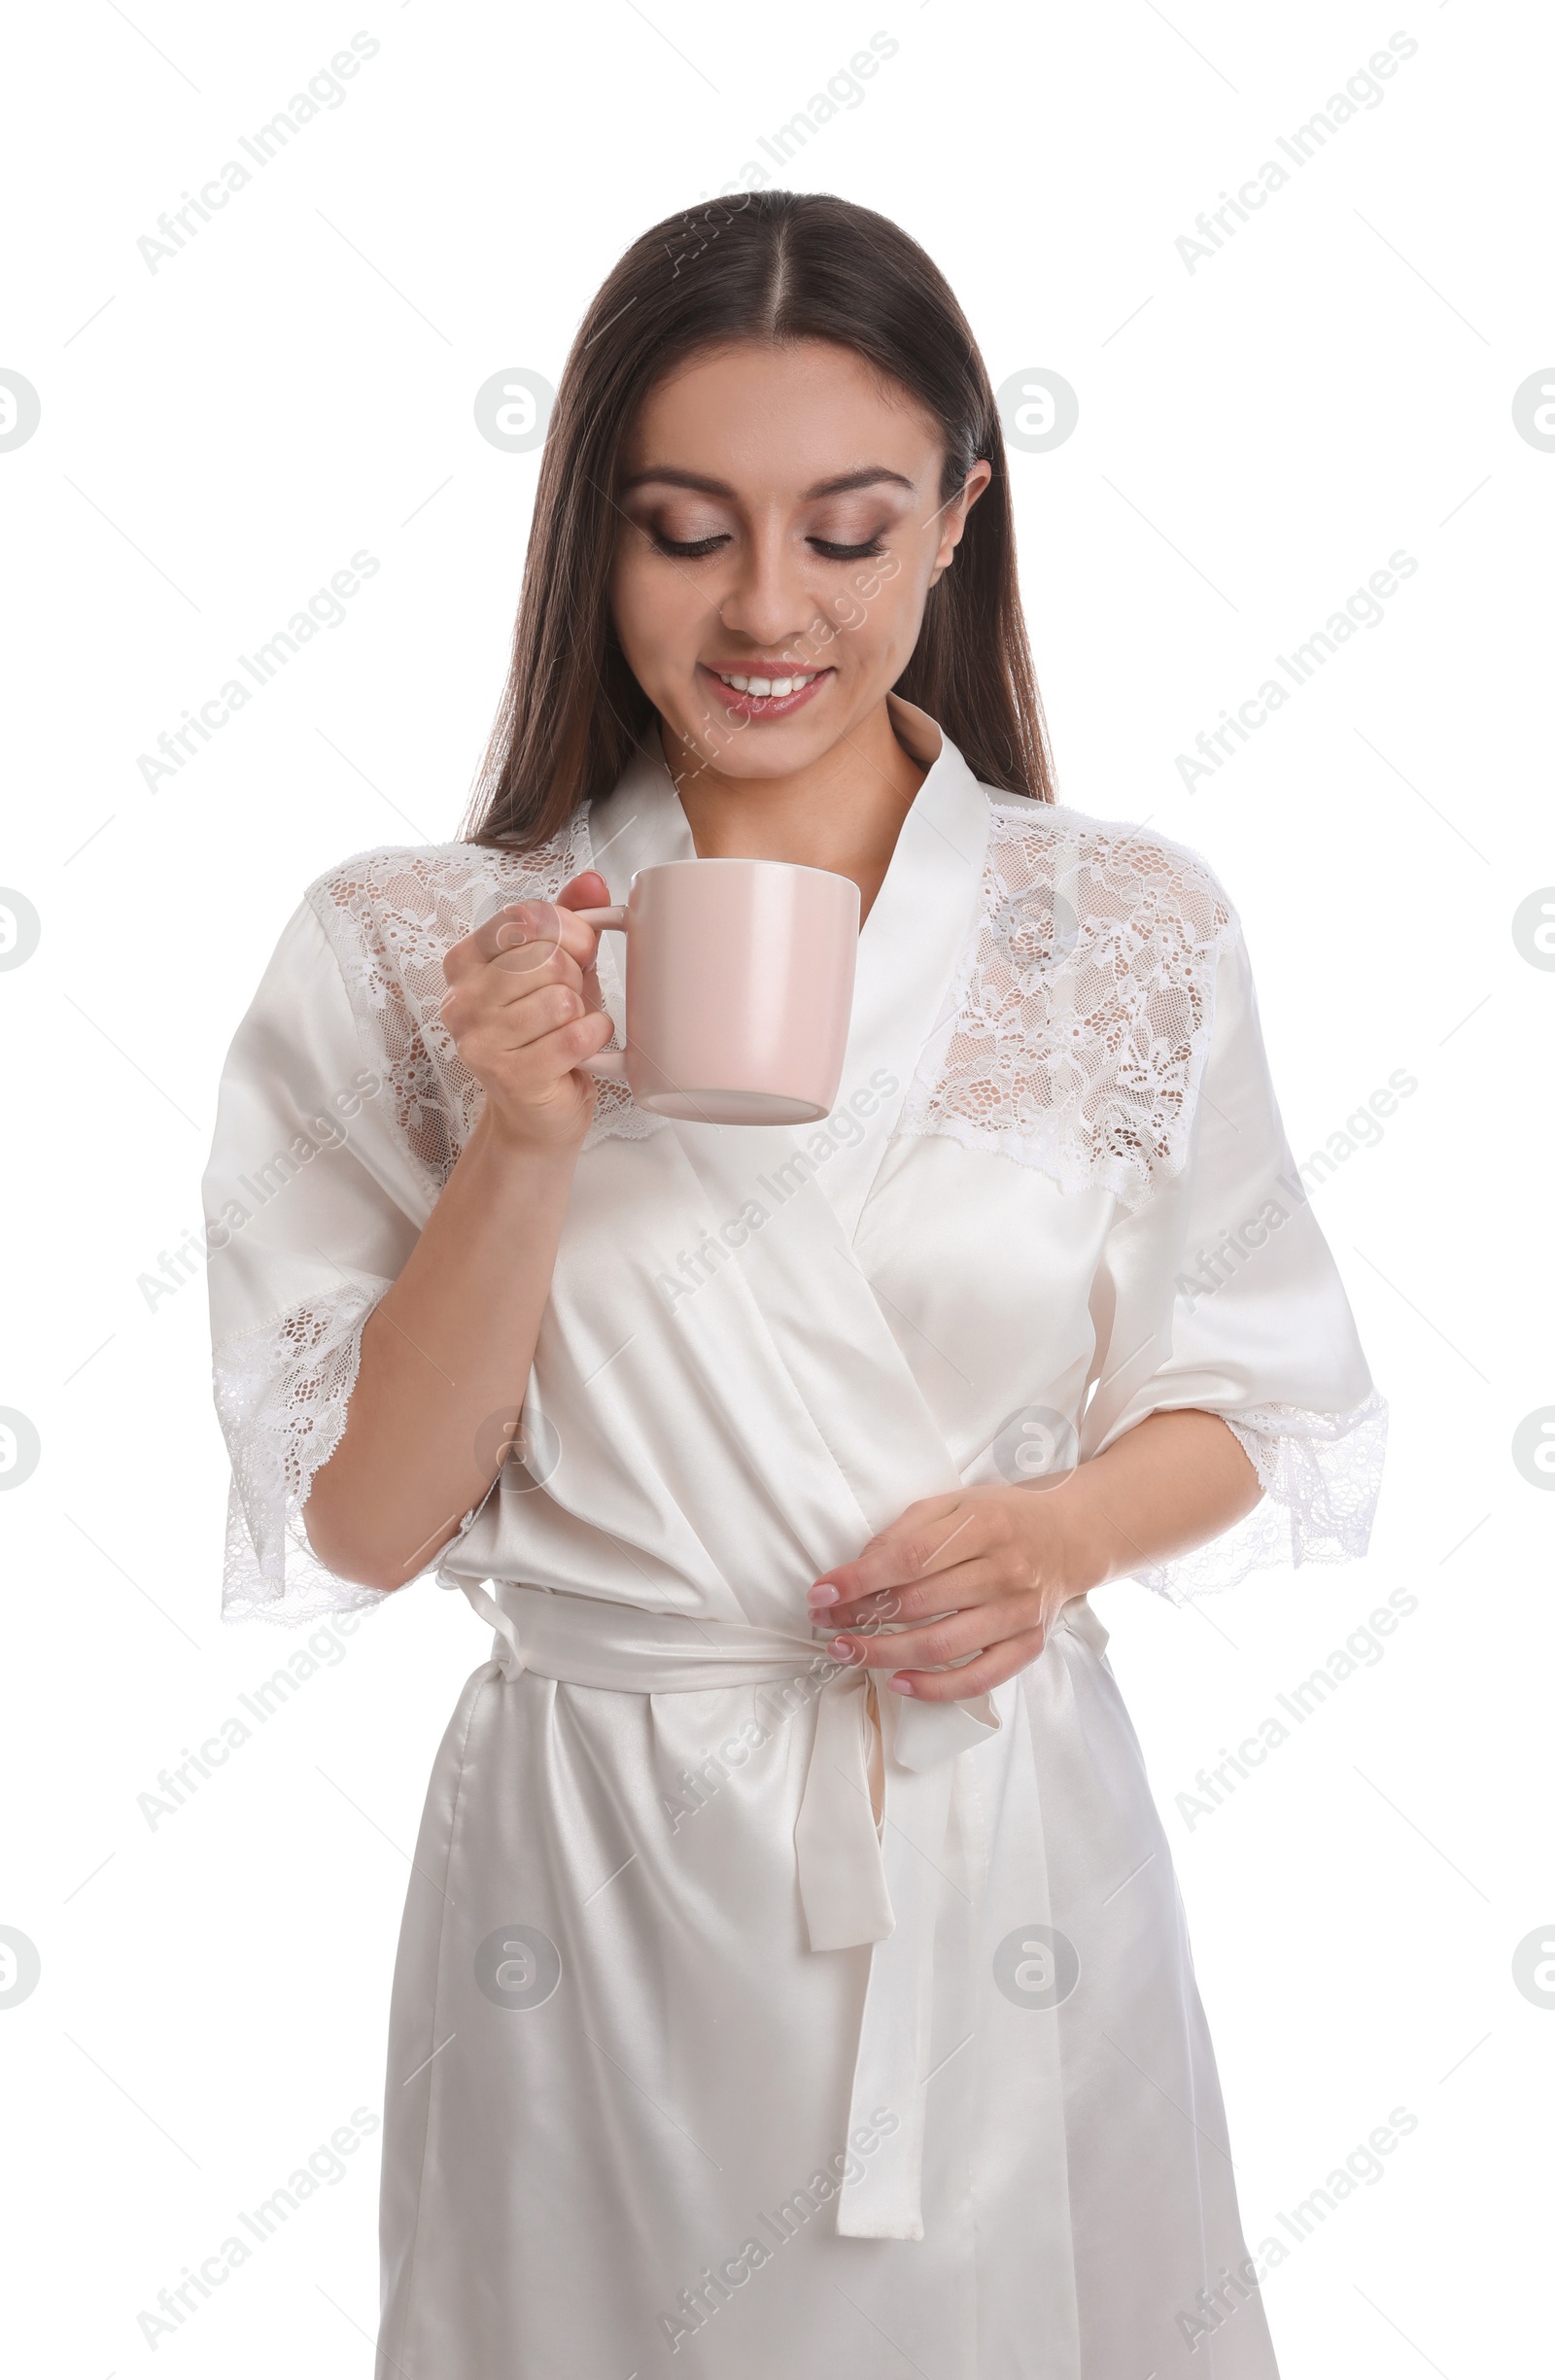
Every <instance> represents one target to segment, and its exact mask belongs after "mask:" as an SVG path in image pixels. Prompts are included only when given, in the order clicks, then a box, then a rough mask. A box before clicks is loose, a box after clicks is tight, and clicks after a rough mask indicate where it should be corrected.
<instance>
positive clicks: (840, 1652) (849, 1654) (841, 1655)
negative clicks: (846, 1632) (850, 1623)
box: [831, 1637, 853, 1661]
mask: <svg viewBox="0 0 1555 2380" xmlns="http://www.w3.org/2000/svg"><path fill="white" fill-rule="evenodd" d="M831 1649H832V1651H833V1652H834V1653H835V1654H836V1655H837V1658H838V1660H839V1661H851V1660H852V1658H853V1648H852V1646H851V1645H850V1644H849V1643H848V1641H847V1638H846V1637H833V1638H832V1646H831Z"/></svg>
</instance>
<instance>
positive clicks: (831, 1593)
mask: <svg viewBox="0 0 1555 2380" xmlns="http://www.w3.org/2000/svg"><path fill="white" fill-rule="evenodd" d="M836 1601H837V1589H836V1588H835V1587H812V1588H811V1590H810V1607H811V1609H812V1611H821V1610H824V1608H825V1606H826V1605H827V1604H835V1603H836Z"/></svg>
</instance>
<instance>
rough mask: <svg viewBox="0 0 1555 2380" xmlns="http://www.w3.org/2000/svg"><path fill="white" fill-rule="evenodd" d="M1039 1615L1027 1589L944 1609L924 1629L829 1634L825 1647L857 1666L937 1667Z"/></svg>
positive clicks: (1013, 1633)
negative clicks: (1005, 1597)
mask: <svg viewBox="0 0 1555 2380" xmlns="http://www.w3.org/2000/svg"><path fill="white" fill-rule="evenodd" d="M1042 1616H1043V1607H1042V1598H1041V1596H1040V1595H1039V1594H1037V1593H1035V1592H1033V1593H1031V1594H1029V1595H1016V1596H1011V1597H1010V1598H1009V1599H1008V1600H1006V1601H1002V1602H999V1603H992V1604H975V1605H973V1606H972V1607H971V1608H970V1609H969V1610H965V1611H951V1612H948V1613H947V1614H946V1615H945V1617H944V1618H943V1619H937V1620H932V1621H931V1622H930V1623H929V1625H928V1626H927V1627H926V1628H902V1629H892V1630H891V1631H890V1632H889V1633H888V1634H886V1635H883V1636H871V1635H869V1634H868V1633H867V1632H866V1633H864V1634H862V1635H861V1634H859V1633H858V1632H857V1631H856V1630H855V1631H852V1632H850V1633H849V1634H847V1635H846V1636H837V1637H833V1638H831V1640H830V1642H829V1644H828V1646H827V1650H828V1652H830V1653H831V1654H832V1655H833V1657H834V1659H836V1660H838V1661H847V1662H848V1663H850V1664H853V1665H856V1666H857V1667H858V1668H860V1669H868V1670H912V1669H933V1670H937V1669H940V1668H942V1667H943V1666H944V1665H945V1664H946V1663H947V1662H951V1661H964V1660H965V1659H966V1657H967V1655H968V1653H981V1652H984V1651H985V1650H986V1649H987V1648H988V1646H990V1645H994V1644H1002V1643H1004V1642H1005V1640H1006V1638H1010V1637H1019V1636H1022V1635H1024V1634H1025V1633H1026V1631H1027V1630H1029V1629H1032V1628H1040V1627H1041V1625H1042Z"/></svg>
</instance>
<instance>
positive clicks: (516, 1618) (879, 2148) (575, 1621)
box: [446, 1575, 1106, 2239]
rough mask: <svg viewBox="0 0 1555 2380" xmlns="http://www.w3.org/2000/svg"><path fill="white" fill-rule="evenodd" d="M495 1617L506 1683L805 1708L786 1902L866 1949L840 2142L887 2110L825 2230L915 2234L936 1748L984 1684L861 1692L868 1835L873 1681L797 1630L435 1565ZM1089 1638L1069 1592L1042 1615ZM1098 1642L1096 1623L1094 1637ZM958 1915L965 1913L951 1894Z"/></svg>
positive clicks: (981, 1737) (941, 1819)
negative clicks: (791, 1892)
mask: <svg viewBox="0 0 1555 2380" xmlns="http://www.w3.org/2000/svg"><path fill="white" fill-rule="evenodd" d="M446 1583H448V1584H449V1585H457V1586H459V1587H461V1588H462V1589H463V1590H464V1593H465V1594H466V1595H467V1597H468V1599H469V1601H470V1604H472V1605H473V1607H474V1609H475V1610H476V1611H477V1612H478V1613H479V1614H480V1616H481V1617H482V1618H483V1619H485V1620H488V1621H489V1622H490V1623H491V1625H492V1627H493V1628H495V1629H496V1631H497V1635H498V1638H499V1639H500V1644H501V1649H498V1648H496V1647H494V1655H495V1658H496V1659H497V1661H498V1663H499V1665H500V1667H501V1670H502V1673H503V1674H504V1675H505V1676H507V1677H517V1676H519V1675H520V1674H521V1673H522V1672H524V1671H525V1670H533V1671H534V1672H535V1673H536V1674H537V1675H538V1676H541V1677H551V1678H555V1679H557V1680H559V1681H560V1682H562V1683H565V1684H567V1685H573V1686H604V1687H607V1688H613V1689H614V1690H616V1691H617V1692H621V1693H629V1694H677V1693H679V1694H692V1693H705V1692H706V1691H707V1690H708V1688H709V1687H713V1686H773V1687H781V1688H784V1689H786V1691H785V1692H784V1693H783V1694H782V1695H781V1696H780V1698H779V1700H780V1703H781V1706H782V1714H783V1715H784V1716H791V1715H793V1713H794V1712H795V1711H798V1710H800V1709H802V1708H804V1707H807V1706H808V1705H809V1704H810V1703H811V1702H813V1703H814V1704H815V1738H814V1743H813V1746H812V1751H811V1756H810V1765H809V1768H808V1770H807V1772H806V1776H805V1784H804V1790H803V1793H802V1796H801V1799H800V1806H799V1816H798V1820H797V1822H796V1824H795V1827H794V1854H795V1863H796V1867H797V1872H798V1880H799V1891H800V1898H801V1901H802V1903H803V1906H804V1911H805V1922H806V1926H807V1928H808V1930H809V1934H810V1947H811V1949H812V1950H841V1949H851V1948H853V1947H854V1946H856V1945H861V1944H872V1945H873V1946H874V1948H873V1950H872V1953H871V1959H870V1971H869V1985H868V1989H867V1991H866V1993H865V1998H864V2011H863V2017H862V2020H861V2023H860V2027H859V2040H858V2050H857V2053H856V2056H855V2059H854V2065H853V2080H852V2088H851V2100H850V2106H849V2110H848V2118H847V2131H848V2137H849V2139H851V2137H852V2135H853V2132H854V2130H855V2129H856V2128H857V2127H860V2126H867V2127H868V2128H870V2129H871V2130H872V2131H873V2130H875V2129H876V2126H875V2125H874V2123H873V2121H872V2118H873V2117H874V2115H875V2114H877V2113H880V2112H881V2111H884V2110H890V2111H893V2112H894V2113H895V2114H896V2115H897V2117H898V2118H899V2121H898V2124H897V2126H896V2128H895V2129H894V2130H893V2131H890V2132H888V2133H886V2134H884V2135H883V2136H882V2137H881V2138H879V2139H878V2141H877V2144H876V2146H875V2148H874V2149H873V2151H872V2152H871V2154H870V2156H868V2157H867V2158H865V2157H860V2158H859V2159H858V2160H857V2162H858V2164H859V2166H860V2168H861V2170H860V2173H859V2177H858V2179H857V2180H856V2181H847V2182H845V2183H844V2185H843V2189H842V2192H841V2195H840V2197H839V2200H838V2211H837V2228H838V2230H839V2231H840V2232H841V2233H843V2234H844V2235H845V2236H847V2237H851V2238H855V2239H921V2238H922V2237H923V2214H922V2167H923V2117H924V2103H925V2085H926V2083H927V2081H928V2079H929V2044H930V2033H931V2022H932V2017H933V1985H934V1928H935V1920H936V1915H937V1911H938V1905H939V1898H940V1894H939V1886H940V1884H941V1882H942V1880H946V1881H947V1883H948V1888H949V1889H950V1890H953V1891H956V1892H958V1893H959V1892H960V1887H959V1886H958V1885H956V1884H955V1883H954V1880H953V1877H952V1878H947V1867H948V1855H947V1836H948V1833H949V1828H950V1795H951V1782H952V1774H953V1761H954V1756H955V1755H956V1754H957V1753H958V1752H964V1751H968V1750H970V1749H972V1748H973V1747H974V1746H975V1745H977V1744H980V1743H985V1742H987V1741H988V1739H989V1738H990V1737H991V1736H994V1735H996V1734H997V1733H998V1730H999V1727H1000V1720H999V1717H998V1714H997V1712H996V1711H995V1710H994V1708H993V1706H992V1701H991V1698H990V1697H989V1696H988V1695H986V1694H983V1695H978V1696H975V1697H970V1698H969V1699H968V1700H967V1701H965V1702H960V1703H919V1702H914V1701H912V1700H909V1699H907V1698H905V1697H903V1696H901V1695H899V1694H893V1693H891V1692H890V1691H889V1689H883V1690H882V1691H881V1693H880V1694H879V1697H878V1702H879V1707H880V1711H881V1754H882V1766H883V1770H884V1780H885V1793H884V1802H883V1811H882V1817H881V1825H880V1827H879V1829H877V1827H876V1823H875V1812H874V1803H873V1798H872V1795H871V1791H870V1778H869V1765H868V1764H869V1755H870V1749H871V1739H872V1735H873V1730H872V1729H871V1727H870V1724H869V1719H868V1713H867V1710H866V1706H865V1688H866V1685H867V1682H868V1679H869V1678H870V1677H871V1676H872V1675H873V1676H875V1677H877V1678H882V1677H883V1674H884V1673H883V1672H879V1671H866V1670H862V1669H859V1668H858V1667H856V1666H851V1665H847V1664H845V1663H842V1662H839V1661H836V1660H834V1659H833V1658H832V1656H831V1655H830V1654H829V1653H828V1652H827V1651H826V1650H825V1647H824V1644H823V1643H822V1642H821V1641H820V1640H819V1639H818V1638H815V1637H814V1636H805V1635H803V1634H801V1633H800V1632H799V1631H798V1630H797V1629H796V1630H794V1631H791V1632H790V1631H789V1630H786V1629H777V1628H752V1627H748V1626H746V1625H745V1624H743V1622H738V1621H729V1620H704V1619H692V1618H688V1617H687V1616H686V1615H685V1614H683V1613H680V1612H659V1611H645V1610H643V1609H641V1608H640V1607H639V1605H637V1604H619V1603H611V1602H607V1601H606V1600H605V1599H604V1598H602V1597H597V1596H587V1595H566V1594H561V1593H557V1592H555V1591H553V1590H550V1589H547V1588H542V1587H530V1586H520V1585H517V1584H515V1583H514V1582H512V1581H508V1580H503V1581H501V1593H502V1595H503V1598H504V1599H505V1600H504V1602H503V1603H501V1604H499V1603H498V1602H497V1601H496V1600H495V1599H494V1598H493V1597H492V1596H491V1595H489V1594H488V1593H487V1592H486V1589H485V1587H483V1586H481V1585H480V1584H478V1583H477V1582H476V1581H474V1580H472V1579H467V1578H455V1577H453V1576H452V1575H449V1576H448V1578H447V1581H446ZM1087 1622H1089V1623H1090V1626H1091V1629H1092V1630H1093V1631H1096V1632H1098V1633H1099V1632H1100V1622H1099V1621H1097V1620H1095V1618H1094V1615H1093V1614H1092V1612H1091V1610H1090V1607H1089V1604H1087V1603H1086V1602H1085V1601H1084V1599H1083V1598H1082V1599H1081V1600H1080V1601H1079V1602H1077V1603H1074V1604H1070V1605H1069V1607H1068V1610H1067V1611H1066V1612H1065V1613H1064V1615H1063V1620H1062V1622H1061V1623H1060V1624H1067V1625H1070V1626H1078V1627H1079V1628H1080V1630H1081V1631H1082V1633H1084V1631H1085V1627H1086V1623H1087ZM1102 1641H1103V1642H1105V1641H1106V1638H1105V1634H1104V1633H1102ZM961 1897H962V1898H963V1899H965V1901H966V1913H965V1914H966V1917H967V1921H968V1923H970V1922H971V1921H972V1916H973V1911H972V1904H971V1899H970V1896H969V1895H966V1894H961Z"/></svg>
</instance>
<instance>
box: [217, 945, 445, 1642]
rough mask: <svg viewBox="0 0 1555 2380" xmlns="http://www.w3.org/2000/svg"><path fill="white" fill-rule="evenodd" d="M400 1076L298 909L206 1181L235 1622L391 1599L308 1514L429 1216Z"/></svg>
mask: <svg viewBox="0 0 1555 2380" xmlns="http://www.w3.org/2000/svg"><path fill="white" fill-rule="evenodd" d="M388 1073H389V1069H388V1064H387V1059H386V1056H385V1054H384V1052H383V1049H382V1045H381V1040H380V1039H379V1038H378V1037H377V1036H376V1035H375V1034H374V1032H373V1031H372V1029H371V1026H370V1020H368V1019H365V1018H359V1015H358V1012H357V1010H356V1009H355V1008H354V1006H353V1003H352V1000H351V998H350V996H349V994H348V992H347V989H346V985H345V982H344V980H343V978H342V975H341V971H340V965H339V962H338V960H337V958H336V955H335V951H334V949H333V948H332V946H331V944H330V942H329V940H328V936H327V935H326V932H325V930H324V927H323V924H322V923H321V920H320V918H319V916H318V914H316V912H315V910H314V909H313V907H312V905H311V903H310V902H309V901H307V900H304V901H303V902H302V904H301V906H300V907H299V908H298V909H297V911H296V913H295V914H294V916H293V917H292V918H291V920H290V922H289V923H288V924H287V926H286V928H285V930H284V932H283V933H282V935H281V939H280V942H279V944H278V945H277V948H276V950H275V954H274V956H273V958H272V959H271V961H270V964H269V966H268V967H267V968H266V970H265V973H264V975H263V978H262V979H261V981H260V983H259V990H258V991H257V993H256V994H255V997H254V1000H253V1003H252V1005H251V1007H250V1008H249V1011H248V1014H247V1015H246V1017H245V1018H244V1019H243V1021H242V1023H241V1025H240V1026H239V1028H238V1031H237V1034H236V1037H235V1039H234V1040H233V1043H232V1046H231V1050H230V1052H229V1053H228V1056H227V1060H226V1064H225V1069H224V1071H223V1075H222V1082H221V1088H220V1092H219V1095H218V1102H217V1119H216V1127H215V1135H214V1139H213V1144H212V1149H211V1156H210V1162H209V1165H208V1167H207V1169H206V1173H205V1177H204V1183H203V1199H204V1212H205V1218H206V1233H207V1240H208V1244H209V1246H210V1249H211V1252H212V1253H211V1259H210V1264H209V1268H208V1279H209V1284H210V1302H211V1335H212V1341H213V1351H214V1352H213V1379H214V1391H215V1397H216V1408H217V1413H218V1415H219V1417H220V1420H221V1425H222V1431H223V1434H224V1436H225V1440H226V1445H227V1451H228V1454H229V1457H230V1461H231V1486H230V1491H229V1496H228V1505H227V1525H226V1549H225V1564H224V1575H223V1599H222V1601H223V1614H224V1617H225V1618H228V1619H236V1618H245V1617H250V1616H257V1617H260V1618H265V1619H272V1620H280V1621H284V1622H288V1623H292V1622H295V1623H298V1624H301V1623H306V1622H309V1621H313V1620H316V1619H317V1618H318V1617H319V1616H320V1615H321V1614H322V1613H324V1612H326V1611H329V1610H352V1609H362V1608H366V1607H369V1606H372V1605H375V1604H377V1603H379V1602H380V1601H381V1595H380V1593H379V1591H378V1590H376V1589H374V1588H371V1587H364V1586H360V1585H357V1584H354V1583H353V1582H351V1581H349V1580H346V1579H341V1578H338V1577H336V1576H334V1575H333V1574H332V1573H331V1572H330V1571H328V1569H326V1568H325V1567H324V1565H323V1564H322V1563H321V1562H320V1561H319V1559H318V1557H317V1556H316V1555H315V1553H314V1552H313V1549H312V1547H311V1545H310V1544H309V1541H308V1537H307V1533H306V1530H305V1528H304V1526H303V1522H302V1508H303V1505H304V1504H305V1503H306V1501H307V1498H308V1493H309V1490H310V1488H311V1486H312V1483H313V1477H314V1474H315V1472H316V1471H318V1470H319V1468H320V1467H321V1466H323V1465H324V1464H325V1463H327V1462H328V1459H329V1457H330V1455H331V1454H332V1453H333V1452H334V1449H335V1447H336V1446H337V1445H338V1443H339V1441H340V1437H341V1435H342V1432H343V1431H344V1428H345V1417H346V1405H347V1400H348V1399H349V1397H350V1395H351V1391H352V1389H353V1387H354V1386H355V1383H356V1377H357V1367H358V1363H359V1361H360V1358H361V1351H362V1331H363V1325H364V1324H365V1322H366V1320H367V1317H368V1315H369V1314H370V1313H371V1312H372V1310H373V1308H374V1307H375V1306H376V1304H377V1303H378V1300H379V1299H380V1298H381V1297H382V1296H383V1294H384V1293H385V1292H386V1291H387V1290H388V1289H389V1288H391V1287H392V1285H393V1283H394V1281H395V1279H396V1277H397V1274H398V1272H399V1270H400V1267H401V1266H402V1265H403V1263H404V1261H405V1259H406V1258H407V1256H408V1255H409V1253H410V1251H411V1249H412V1248H413V1247H414V1245H415V1242H416V1239H417V1236H418V1234H419V1232H420V1230H421V1227H422V1224H424V1223H425V1221H426V1218H427V1214H428V1212H429V1211H430V1206H431V1203H432V1200H431V1195H430V1192H429V1190H428V1187H427V1185H426V1182H425V1181H424V1180H423V1179H422V1178H421V1177H420V1175H419V1173H418V1169H417V1167H416V1166H415V1164H414V1162H413V1161H412V1159H411V1157H410V1156H409V1154H408V1152H407V1150H406V1147H405V1143H404V1140H403V1136H402V1135H401V1133H400V1131H399V1130H398V1128H397V1116H396V1093H395V1087H394V1085H393V1083H392V1082H391V1081H390V1080H389V1079H388Z"/></svg>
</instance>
